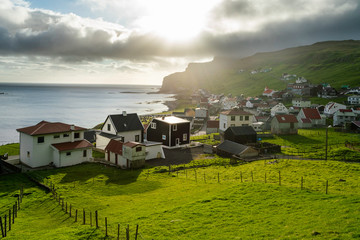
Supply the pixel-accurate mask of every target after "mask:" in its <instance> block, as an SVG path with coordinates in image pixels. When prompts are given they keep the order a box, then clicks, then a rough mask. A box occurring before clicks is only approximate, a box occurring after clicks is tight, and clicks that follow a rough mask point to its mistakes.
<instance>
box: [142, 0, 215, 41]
mask: <svg viewBox="0 0 360 240" xmlns="http://www.w3.org/2000/svg"><path fill="white" fill-rule="evenodd" d="M219 1H220V0H171V1H170V0H152V1H146V2H147V4H148V6H147V14H146V16H144V17H142V18H141V19H139V20H138V21H137V25H138V26H139V27H140V28H142V29H144V30H145V31H151V32H153V33H155V34H157V35H159V36H161V37H163V38H165V39H167V40H169V41H172V42H180V41H188V40H191V39H192V38H194V37H195V36H196V35H197V34H199V33H200V32H201V30H202V29H203V28H204V27H205V24H206V18H207V14H208V12H209V11H210V9H212V8H213V7H214V5H215V4H216V3H218V2H219Z"/></svg>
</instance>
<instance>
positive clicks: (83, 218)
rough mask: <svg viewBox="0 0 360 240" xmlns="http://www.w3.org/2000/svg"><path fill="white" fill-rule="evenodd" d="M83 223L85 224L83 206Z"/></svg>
mask: <svg viewBox="0 0 360 240" xmlns="http://www.w3.org/2000/svg"><path fill="white" fill-rule="evenodd" d="M83 224H84V225H85V209H84V208H83Z"/></svg>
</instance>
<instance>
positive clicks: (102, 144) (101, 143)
mask: <svg viewBox="0 0 360 240" xmlns="http://www.w3.org/2000/svg"><path fill="white" fill-rule="evenodd" d="M109 142H110V138H107V137H103V136H100V135H99V134H96V148H99V149H102V150H105V148H106V146H107V145H108V144H109Z"/></svg>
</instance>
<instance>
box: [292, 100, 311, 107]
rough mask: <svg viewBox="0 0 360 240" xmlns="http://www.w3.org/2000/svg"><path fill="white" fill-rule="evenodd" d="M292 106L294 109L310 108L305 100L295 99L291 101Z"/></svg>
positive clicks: (309, 104)
mask: <svg viewBox="0 0 360 240" xmlns="http://www.w3.org/2000/svg"><path fill="white" fill-rule="evenodd" d="M292 105H293V106H294V107H300V108H305V107H306V108H308V107H310V106H311V101H310V100H309V99H305V98H296V99H293V100H292Z"/></svg>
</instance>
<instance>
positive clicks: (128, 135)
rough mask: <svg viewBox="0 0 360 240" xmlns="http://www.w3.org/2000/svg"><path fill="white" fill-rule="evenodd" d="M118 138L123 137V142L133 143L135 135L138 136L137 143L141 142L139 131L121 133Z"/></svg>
mask: <svg viewBox="0 0 360 240" xmlns="http://www.w3.org/2000/svg"><path fill="white" fill-rule="evenodd" d="M117 135H118V136H121V137H124V142H129V141H133V142H135V135H139V141H140V142H141V130H136V131H129V132H121V133H118V134H117Z"/></svg>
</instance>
